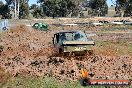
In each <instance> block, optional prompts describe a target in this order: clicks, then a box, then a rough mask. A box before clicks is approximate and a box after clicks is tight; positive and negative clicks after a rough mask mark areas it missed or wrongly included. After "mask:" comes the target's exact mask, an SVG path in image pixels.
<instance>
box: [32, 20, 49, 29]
mask: <svg viewBox="0 0 132 88" xmlns="http://www.w3.org/2000/svg"><path fill="white" fill-rule="evenodd" d="M32 27H33V28H34V29H38V30H42V31H47V30H48V24H46V23H41V22H39V23H35V24H34V25H33V26H32Z"/></svg>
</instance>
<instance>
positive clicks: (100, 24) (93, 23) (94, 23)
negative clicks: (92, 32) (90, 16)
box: [91, 22, 104, 26]
mask: <svg viewBox="0 0 132 88" xmlns="http://www.w3.org/2000/svg"><path fill="white" fill-rule="evenodd" d="M91 25H93V26H103V25H104V23H100V22H92V23H91Z"/></svg>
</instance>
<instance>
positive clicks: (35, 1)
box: [0, 0, 115, 6]
mask: <svg viewBox="0 0 132 88" xmlns="http://www.w3.org/2000/svg"><path fill="white" fill-rule="evenodd" d="M0 1H3V2H4V3H5V0H0ZM112 1H113V2H114V3H115V0H112ZM107 3H108V6H111V5H113V3H112V2H111V0H107ZM32 4H37V0H29V5H32Z"/></svg>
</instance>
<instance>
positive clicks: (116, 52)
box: [95, 40, 132, 56]
mask: <svg viewBox="0 0 132 88" xmlns="http://www.w3.org/2000/svg"><path fill="white" fill-rule="evenodd" d="M96 42H97V43H96V48H95V52H96V53H97V54H99V55H100V54H101V55H106V56H120V55H130V56H132V44H131V43H129V42H128V41H125V40H124V41H123V40H121V41H96Z"/></svg>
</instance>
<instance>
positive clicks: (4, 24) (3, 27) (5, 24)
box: [0, 19, 9, 31]
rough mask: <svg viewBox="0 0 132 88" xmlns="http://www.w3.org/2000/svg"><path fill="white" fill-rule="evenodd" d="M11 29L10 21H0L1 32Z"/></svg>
mask: <svg viewBox="0 0 132 88" xmlns="http://www.w3.org/2000/svg"><path fill="white" fill-rule="evenodd" d="M8 28H9V21H8V19H5V20H0V31H5V30H8Z"/></svg>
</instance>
